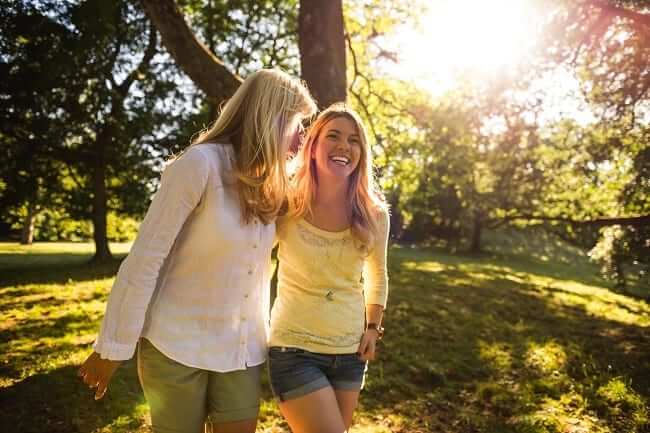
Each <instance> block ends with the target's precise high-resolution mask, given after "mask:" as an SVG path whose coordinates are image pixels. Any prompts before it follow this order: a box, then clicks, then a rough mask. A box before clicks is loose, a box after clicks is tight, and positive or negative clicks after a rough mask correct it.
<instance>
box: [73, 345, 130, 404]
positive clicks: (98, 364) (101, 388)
mask: <svg viewBox="0 0 650 433" xmlns="http://www.w3.org/2000/svg"><path fill="white" fill-rule="evenodd" d="M121 363H122V361H111V360H110V359H102V358H101V357H100V356H99V353H97V352H93V353H91V354H90V356H89V357H88V359H86V361H85V362H84V363H83V364H82V365H81V367H80V368H79V373H78V374H79V377H81V378H82V380H83V381H84V383H85V384H86V385H88V386H89V387H90V389H93V388H97V389H96V390H95V400H99V399H100V398H102V397H104V394H106V389H107V388H108V383H109V382H110V381H111V377H113V373H115V370H117V367H119V366H120V364H121Z"/></svg>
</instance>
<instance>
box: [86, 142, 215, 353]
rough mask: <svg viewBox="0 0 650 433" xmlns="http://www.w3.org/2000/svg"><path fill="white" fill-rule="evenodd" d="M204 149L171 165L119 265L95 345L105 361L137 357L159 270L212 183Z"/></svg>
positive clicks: (196, 149)
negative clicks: (208, 185) (138, 343)
mask: <svg viewBox="0 0 650 433" xmlns="http://www.w3.org/2000/svg"><path fill="white" fill-rule="evenodd" d="M208 173H209V165H208V160H207V158H206V156H205V155H204V154H203V152H202V150H201V149H198V148H196V147H195V148H190V149H189V150H188V151H187V152H186V153H185V154H183V155H181V156H180V157H179V158H178V159H177V160H175V161H173V162H172V163H171V164H169V166H167V167H166V168H165V170H164V172H163V174H162V177H161V181H160V188H159V189H158V192H157V193H156V194H155V195H154V197H153V200H152V202H151V205H150V206H149V209H148V210H147V214H146V216H145V218H144V220H143V221H142V224H141V225H140V229H139V231H138V236H137V238H136V240H135V242H134V243H133V246H132V247H131V251H130V252H129V255H128V256H127V257H126V258H125V259H124V261H123V262H122V264H121V265H120V269H119V271H118V273H117V276H116V278H115V282H114V284H113V288H112V290H111V293H110V295H109V297H108V304H107V306H106V313H105V315H104V319H103V321H102V324H101V328H100V332H99V336H98V337H97V340H96V341H95V344H94V345H93V348H94V349H95V351H96V352H97V353H99V354H100V355H101V357H102V358H104V359H111V360H116V361H119V360H126V359H129V358H131V357H132V356H133V354H134V352H135V347H136V344H137V342H138V339H139V338H140V334H141V332H142V328H143V326H144V320H145V315H146V312H147V308H148V306H149V302H150V300H151V297H152V295H153V292H154V290H155V287H156V281H157V279H158V274H159V273H160V269H161V267H162V265H163V262H164V260H165V258H166V257H167V255H168V254H169V251H170V250H171V248H172V246H173V244H174V241H175V239H176V237H177V235H178V233H179V232H180V230H181V228H182V227H183V224H184V223H185V221H186V220H187V217H188V216H189V215H190V214H191V213H192V211H193V210H194V209H195V208H196V207H197V205H198V204H199V202H200V201H201V198H202V196H203V193H204V191H205V188H206V185H207V182H208Z"/></svg>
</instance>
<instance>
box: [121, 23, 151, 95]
mask: <svg viewBox="0 0 650 433" xmlns="http://www.w3.org/2000/svg"><path fill="white" fill-rule="evenodd" d="M156 41H157V38H156V29H155V28H154V26H153V24H151V25H150V26H149V42H148V43H147V48H146V49H145V51H144V56H143V57H142V61H140V64H139V65H138V67H137V68H135V69H133V70H132V71H131V73H130V74H129V75H127V77H126V78H125V79H124V81H122V82H121V83H120V85H119V86H118V87H117V89H116V90H117V93H119V94H120V96H121V97H122V98H126V95H127V94H128V93H129V88H130V87H131V84H133V82H134V81H135V80H136V79H137V78H138V75H140V74H144V73H145V72H146V70H147V69H148V68H149V62H151V59H152V58H153V56H154V55H155V54H156Z"/></svg>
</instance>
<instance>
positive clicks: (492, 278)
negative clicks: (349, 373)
mask: <svg viewBox="0 0 650 433" xmlns="http://www.w3.org/2000/svg"><path fill="white" fill-rule="evenodd" d="M415 261H416V262H418V264H421V263H422V262H430V263H429V265H430V266H429V270H426V271H425V270H418V269H413V267H410V266H406V264H409V263H411V264H412V263H413V262H414V257H413V256H412V255H411V254H404V253H398V254H393V257H392V260H391V287H393V290H392V292H391V299H390V305H389V307H388V310H387V311H386V318H385V323H386V327H387V329H389V333H388V334H387V338H386V340H385V342H384V343H383V347H381V352H382V354H381V358H380V361H378V362H376V363H374V364H371V366H370V374H369V378H368V386H367V389H366V391H365V392H364V393H362V405H363V407H364V408H365V409H366V410H370V411H381V412H387V413H390V412H393V413H398V414H400V415H401V416H402V417H403V418H404V419H408V420H411V421H409V422H410V424H409V427H408V428H406V429H405V430H404V431H410V430H412V429H416V428H419V429H422V430H423V431H444V432H448V431H449V432H474V431H481V432H492V431H493V432H554V431H559V430H560V429H562V428H563V427H562V425H561V424H560V421H558V419H559V418H561V416H563V415H566V416H568V417H569V418H570V417H571V416H575V417H576V420H574V422H575V423H576V425H577V426H578V427H581V428H586V430H576V431H603V430H596V429H595V428H594V429H593V430H592V427H593V425H591V424H589V423H590V422H591V421H590V419H591V418H590V414H592V415H594V414H595V416H596V417H598V418H600V420H601V421H598V422H604V423H605V424H606V425H607V426H609V427H610V428H611V431H615V432H617V433H623V432H638V431H648V430H647V429H648V428H650V423H648V420H647V417H648V414H647V410H646V409H645V407H647V403H648V400H649V399H650V376H649V375H648V374H647V366H648V365H650V342H649V341H648V337H647V329H648V328H647V327H642V326H637V325H634V324H627V323H623V322H620V321H616V320H610V319H606V318H603V317H598V316H597V315H595V314H593V313H592V312H590V311H588V309H587V308H586V307H585V306H584V305H581V304H579V303H577V304H569V303H562V302H559V301H558V300H556V299H554V298H553V296H554V291H562V292H565V290H564V289H559V288H555V287H548V286H547V285H535V284H534V283H532V282H531V281H532V280H531V279H530V278H528V279H526V278H523V277H525V276H526V275H542V276H546V277H553V278H558V279H563V280H568V281H573V278H568V277H571V275H570V273H568V274H567V273H558V272H554V271H553V270H552V269H551V270H550V271H549V270H545V269H543V268H542V269H540V268H539V267H538V266H535V267H534V268H533V269H531V268H528V269H527V268H526V267H525V264H524V263H517V262H513V261H508V262H504V263H503V264H502V266H493V265H492V263H493V260H492V259H486V258H479V259H475V258H467V257H449V256H446V257H439V256H438V255H435V256H429V257H428V259H427V254H420V255H418V258H416V260H415ZM424 264H425V265H426V264H427V263H424ZM465 266H470V268H469V270H468V268H467V267H465ZM425 268H426V266H425ZM509 272H515V273H516V274H521V275H518V277H519V278H518V280H517V281H513V280H512V279H510V278H508V277H509V275H508V274H509ZM573 295H575V294H573ZM580 297H585V298H588V296H587V295H582V294H581V295H580ZM612 308H617V306H616V303H613V305H612ZM626 311H628V312H629V308H628V309H626ZM637 314H638V313H637ZM617 381H618V382H617ZM619 382H620V384H619ZM612 383H613V384H614V385H612ZM612 386H617V387H618V388H617V390H616V392H608V391H607V390H608V389H609V388H608V387H610V388H611V387H612ZM619 388H620V389H619ZM567 399H569V400H570V399H574V400H576V401H569V402H568V403H567V402H566V401H565V400H567ZM549 401H551V402H554V403H549ZM553 404H555V405H556V406H557V407H554V406H553ZM549 406H550V408H549ZM554 410H555V411H556V412H558V416H557V417H555V418H553V416H550V415H547V412H548V413H553V411H554ZM562 412H564V413H562ZM412 420H418V421H416V422H413V421H412ZM581 423H582V424H581ZM594 425H595V424H594ZM644 429H645V430H644ZM395 430H396V431H400V429H399V428H395Z"/></svg>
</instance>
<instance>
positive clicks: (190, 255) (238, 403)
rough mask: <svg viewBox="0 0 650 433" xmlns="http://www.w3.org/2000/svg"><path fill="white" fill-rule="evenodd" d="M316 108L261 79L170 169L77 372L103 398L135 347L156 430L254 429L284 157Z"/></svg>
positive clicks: (278, 80) (270, 77) (275, 78)
mask: <svg viewBox="0 0 650 433" xmlns="http://www.w3.org/2000/svg"><path fill="white" fill-rule="evenodd" d="M315 110H316V107H315V105H314V102H313V100H312V99H311V97H310V95H309V92H308V91H307V89H306V88H305V87H304V86H303V85H302V83H301V82H300V81H298V80H296V79H294V78H292V77H290V76H288V75H287V74H285V73H284V72H281V71H278V70H268V69H267V70H260V71H258V72H256V73H254V74H252V75H250V76H249V77H248V78H247V79H246V80H245V81H244V82H243V83H242V84H241V86H240V87H239V89H238V90H237V92H236V93H235V94H234V96H233V97H232V98H231V99H230V100H229V101H228V102H227V103H226V104H225V105H224V107H223V109H222V111H221V113H220V114H219V116H218V118H217V119H216V121H215V122H214V124H213V126H212V127H211V128H210V129H208V130H206V131H204V132H202V133H201V134H200V135H199V136H198V139H196V140H195V142H194V143H192V145H191V146H189V147H188V148H187V149H186V150H185V151H184V152H183V153H182V154H181V155H180V156H178V157H177V158H175V159H174V160H173V161H172V162H171V163H170V164H169V165H168V166H167V167H166V169H165V171H164V173H163V175H162V179H161V184H160V189H159V190H158V192H157V193H156V195H155V196H154V198H153V201H152V203H151V206H150V207H149V210H148V212H147V215H146V217H145V219H144V221H143V222H142V225H141V226H140V231H139V233H138V237H137V239H136V240H135V243H134V244H133V247H132V248H131V252H130V253H129V255H128V257H127V258H126V259H125V260H124V262H123V263H122V265H121V266H120V270H119V272H118V274H117V277H116V279H115V283H114V285H113V289H112V291H111V294H110V296H109V299H108V305H107V308H106V314H105V316H104V320H103V322H102V325H101V331H100V333H99V336H98V338H97V340H96V342H95V344H94V352H93V353H92V354H91V355H90V357H89V358H88V359H87V360H86V361H85V362H84V364H83V365H82V366H81V368H80V370H79V375H80V376H81V377H82V378H83V380H84V382H85V383H86V384H87V385H88V386H90V387H91V388H95V398H96V399H100V398H102V396H103V395H104V393H105V392H106V389H107V386H108V383H109V381H110V379H111V376H112V375H113V373H114V371H115V369H116V368H117V367H118V366H119V364H120V362H121V361H124V360H127V359H129V358H131V357H132V356H133V354H134V352H135V351H136V345H137V362H138V374H139V378H140V382H141V384H142V388H143V390H144V394H145V397H146V399H147V401H148V403H149V406H150V409H151V422H152V426H153V431H154V432H156V433H171V432H179V433H181V432H182V433H197V432H199V431H203V428H204V423H208V424H209V426H210V427H212V429H213V431H216V432H253V431H255V425H256V418H257V412H258V408H259V392H260V390H259V387H260V382H259V376H260V370H261V368H262V364H263V363H264V361H265V358H266V339H267V328H268V322H267V319H268V311H269V305H268V303H269V297H268V281H269V275H268V268H269V266H268V264H269V261H270V254H271V248H272V246H273V238H274V234H275V222H274V221H275V216H276V214H277V212H278V209H279V208H280V206H281V204H282V203H283V201H284V200H285V198H286V196H285V192H286V186H287V177H286V173H285V161H286V153H287V149H288V147H289V145H290V143H291V142H292V141H295V140H296V139H297V135H298V134H299V133H300V128H301V127H302V126H301V124H300V122H301V120H302V119H303V118H304V117H305V116H311V115H312V114H313V113H314V112H315Z"/></svg>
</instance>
